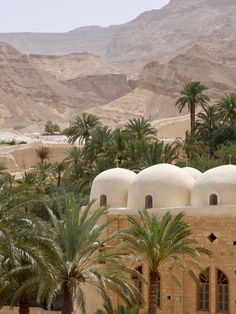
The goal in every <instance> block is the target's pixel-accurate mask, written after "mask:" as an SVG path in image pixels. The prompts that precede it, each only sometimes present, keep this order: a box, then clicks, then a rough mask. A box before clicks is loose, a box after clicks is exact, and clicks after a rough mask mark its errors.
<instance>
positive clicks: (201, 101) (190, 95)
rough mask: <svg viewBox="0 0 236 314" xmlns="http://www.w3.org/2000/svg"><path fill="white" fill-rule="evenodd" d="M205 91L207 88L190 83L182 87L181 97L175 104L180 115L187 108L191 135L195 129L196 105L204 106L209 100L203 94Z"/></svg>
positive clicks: (199, 84) (196, 83)
mask: <svg viewBox="0 0 236 314" xmlns="http://www.w3.org/2000/svg"><path fill="white" fill-rule="evenodd" d="M205 90H207V87H206V86H204V85H202V84H201V83H200V82H190V83H188V84H186V85H185V86H184V88H183V90H182V91H181V92H180V94H181V96H180V97H179V99H178V100H177V101H176V104H175V105H176V106H177V107H178V109H179V112H180V113H181V112H182V110H183V109H184V108H185V107H186V106H188V110H189V111H190V120H191V134H194V132H195V127H196V125H195V112H196V107H197V106H198V105H200V106H204V105H206V104H207V102H208V101H209V100H210V99H209V97H208V96H207V95H205V94H204V93H203V92H204V91H205Z"/></svg>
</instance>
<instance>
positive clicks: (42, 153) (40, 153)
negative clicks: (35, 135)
mask: <svg viewBox="0 0 236 314" xmlns="http://www.w3.org/2000/svg"><path fill="white" fill-rule="evenodd" d="M35 153H36V156H37V157H38V158H39V159H40V161H41V162H44V161H45V160H46V159H49V157H50V149H49V147H46V146H41V147H39V148H38V149H36V151H35Z"/></svg>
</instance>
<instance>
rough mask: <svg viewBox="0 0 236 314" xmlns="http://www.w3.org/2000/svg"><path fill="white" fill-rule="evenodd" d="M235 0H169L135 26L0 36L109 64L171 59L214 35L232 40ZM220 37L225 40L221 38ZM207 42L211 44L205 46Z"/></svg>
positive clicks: (36, 49) (32, 48) (29, 47)
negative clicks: (102, 59) (94, 56)
mask: <svg viewBox="0 0 236 314" xmlns="http://www.w3.org/2000/svg"><path fill="white" fill-rule="evenodd" d="M235 15H236V1H235V0H171V1H170V2H169V4H168V5H166V6H165V7H164V8H162V9H161V10H152V11H149V12H145V13H143V14H141V15H140V16H138V17H137V18H136V19H134V20H133V21H131V22H129V23H126V24H122V25H116V26H110V27H108V28H102V27H82V28H78V29H76V30H73V31H71V32H68V33H63V34H29V33H27V34H26V33H20V34H0V40H2V41H6V42H8V43H10V44H12V45H14V46H15V47H17V48H18V49H19V50H20V51H23V52H26V53H40V54H58V53H59V54H63V53H69V52H91V53H95V54H97V55H100V56H103V57H107V58H110V59H113V60H119V61H122V60H123V61H124V60H126V61H127V60H134V59H137V58H138V59H140V58H144V57H146V56H149V57H150V56H154V55H156V56H159V55H161V54H163V53H164V54H170V55H172V53H173V51H175V50H176V49H178V48H180V47H183V46H184V45H187V44H189V43H190V42H192V41H201V40H203V41H204V39H205V38H209V37H211V36H213V37H214V36H215V34H216V32H217V33H218V35H219V37H218V43H217V45H216V46H215V47H214V49H215V50H217V49H218V47H220V46H221V45H222V44H224V43H221V40H222V39H224V41H225V40H226V41H227V40H228V39H229V38H230V39H231V40H232V38H234V39H235V40H236V33H235V31H232V30H235V29H236V19H235ZM222 35H223V36H224V37H222ZM208 42H209V41H208Z"/></svg>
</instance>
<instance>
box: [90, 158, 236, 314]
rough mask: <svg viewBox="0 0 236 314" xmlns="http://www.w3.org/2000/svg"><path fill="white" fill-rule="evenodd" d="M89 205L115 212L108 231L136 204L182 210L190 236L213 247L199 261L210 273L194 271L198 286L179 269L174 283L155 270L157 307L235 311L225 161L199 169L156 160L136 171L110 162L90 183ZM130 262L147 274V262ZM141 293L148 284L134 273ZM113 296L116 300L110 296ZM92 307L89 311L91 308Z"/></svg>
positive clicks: (235, 189)
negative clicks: (220, 164)
mask: <svg viewBox="0 0 236 314" xmlns="http://www.w3.org/2000/svg"><path fill="white" fill-rule="evenodd" d="M90 198H91V200H96V201H95V203H94V204H93V206H94V208H97V207H99V206H101V205H106V206H108V208H109V210H108V214H107V217H106V219H112V218H114V217H116V218H117V221H116V224H115V225H112V227H110V228H109V230H107V232H108V233H110V232H112V231H115V230H118V229H119V228H121V227H123V226H125V225H126V223H127V222H126V220H125V219H124V217H126V215H127V214H129V215H137V214H138V212H137V208H144V207H145V208H148V210H149V211H150V212H151V213H153V214H159V215H163V214H164V213H165V212H166V211H167V210H170V211H171V212H172V214H173V215H175V214H177V213H179V212H181V211H183V212H184V213H185V216H186V217H185V219H186V221H187V223H188V224H189V225H190V227H191V230H192V233H193V237H194V238H196V240H197V241H198V242H199V244H200V245H202V246H204V247H206V248H208V249H210V250H211V251H212V252H213V256H212V257H208V256H202V257H201V258H200V263H201V264H202V265H203V266H204V267H205V269H206V271H207V272H209V276H204V274H199V276H200V278H201V284H200V286H197V285H196V284H195V283H194V282H193V281H192V280H191V279H190V278H189V277H188V276H187V275H186V274H180V278H181V282H182V285H181V287H179V286H178V285H176V283H175V282H174V281H173V280H172V279H171V278H170V277H169V275H168V273H167V272H165V270H164V269H163V270H161V271H160V281H159V297H158V300H157V305H158V311H157V313H162V314H200V313H212V314H213V313H231V314H235V313H236V166H234V165H225V166H221V167H217V168H214V169H211V170H208V171H206V172H205V173H203V174H202V173H200V172H199V171H198V170H196V169H193V168H190V167H186V168H179V167H177V166H174V165H170V164H158V165H155V166H152V167H149V168H147V169H145V170H143V171H141V172H140V173H139V174H135V173H134V172H132V171H129V170H126V169H121V168H115V169H110V170H107V171H104V172H103V173H101V174H99V175H98V176H97V177H96V178H95V180H94V182H93V185H92V189H91V195H90ZM135 267H136V268H137V269H138V271H140V272H141V273H142V274H143V275H144V277H146V278H148V276H149V270H148V268H147V265H145V264H144V263H142V261H139V263H138V264H137V265H135ZM133 279H134V281H135V284H136V285H137V286H138V287H139V289H140V291H141V292H142V294H143V295H144V296H145V295H147V293H148V290H147V289H148V287H147V285H145V284H143V283H141V282H139V280H138V279H137V278H133ZM114 302H117V303H118V302H119V300H118V298H117V297H114ZM91 313H92V312H91Z"/></svg>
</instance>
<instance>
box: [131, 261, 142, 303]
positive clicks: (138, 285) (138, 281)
mask: <svg viewBox="0 0 236 314" xmlns="http://www.w3.org/2000/svg"><path fill="white" fill-rule="evenodd" d="M135 270H136V271H137V272H139V273H140V274H141V275H142V274H143V267H142V266H139V267H137V268H136V269H135ZM132 279H133V281H134V285H135V287H136V288H137V290H138V291H139V293H140V295H143V282H142V279H141V278H139V277H138V276H133V278H132ZM136 303H137V305H138V306H142V305H143V302H142V299H141V298H137V300H136Z"/></svg>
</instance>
